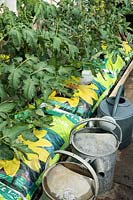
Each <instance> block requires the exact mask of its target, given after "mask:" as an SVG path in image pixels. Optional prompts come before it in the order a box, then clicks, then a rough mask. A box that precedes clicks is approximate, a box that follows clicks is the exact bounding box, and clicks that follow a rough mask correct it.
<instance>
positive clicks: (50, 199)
mask: <svg viewBox="0 0 133 200" xmlns="http://www.w3.org/2000/svg"><path fill="white" fill-rule="evenodd" d="M54 153H55V154H64V155H67V156H70V157H72V158H73V159H75V160H77V161H78V162H80V165H81V166H80V165H79V164H77V163H74V165H75V167H77V168H80V167H82V166H84V167H85V168H86V169H87V170H88V171H89V173H90V174H91V175H92V178H93V180H94V188H93V190H94V194H93V196H92V197H91V198H89V199H88V200H95V199H96V197H97V195H98V191H99V181H98V177H97V175H96V173H95V171H94V169H93V168H92V167H91V165H90V164H89V163H88V162H87V161H86V160H84V159H82V158H81V157H80V156H78V155H76V154H74V153H71V152H68V151H64V150H58V151H55V152H54ZM49 161H50V155H49V157H48V159H47V161H46V170H45V173H44V175H43V179H42V186H43V195H42V199H43V200H54V199H55V198H53V197H52V195H51V194H50V192H48V190H47V185H44V179H45V178H46V177H47V175H48V173H50V170H51V169H52V168H54V167H55V166H56V165H58V164H59V163H63V162H59V163H56V164H53V165H52V166H50V167H49ZM65 163H68V164H69V162H67V161H66V162H65ZM70 163H71V162H70ZM82 169H83V168H82Z"/></svg>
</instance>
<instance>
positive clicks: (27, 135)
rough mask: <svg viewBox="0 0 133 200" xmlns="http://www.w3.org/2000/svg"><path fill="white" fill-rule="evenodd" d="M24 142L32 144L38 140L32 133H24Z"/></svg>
mask: <svg viewBox="0 0 133 200" xmlns="http://www.w3.org/2000/svg"><path fill="white" fill-rule="evenodd" d="M22 136H23V138H24V140H30V141H32V142H36V141H37V140H38V138H37V137H36V136H35V135H34V134H33V133H32V131H29V130H28V131H24V132H23V133H22Z"/></svg>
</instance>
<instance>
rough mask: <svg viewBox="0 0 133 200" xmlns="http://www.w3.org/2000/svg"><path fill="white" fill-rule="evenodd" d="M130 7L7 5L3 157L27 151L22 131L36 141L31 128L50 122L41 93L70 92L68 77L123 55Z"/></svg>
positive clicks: (1, 30) (124, 1)
mask: <svg viewBox="0 0 133 200" xmlns="http://www.w3.org/2000/svg"><path fill="white" fill-rule="evenodd" d="M131 7H132V5H131V1H130V0H110V1H108V0H102V1H101V0H90V1H88V0H82V1H81V0H76V1H73V0H61V1H60V3H59V4H58V6H57V7H56V6H54V5H49V4H48V3H45V2H44V1H42V0H38V1H36V0H29V1H28V3H27V0H18V16H16V15H15V14H14V13H13V12H11V11H9V10H8V9H7V8H5V7H2V9H3V13H0V53H2V54H5V55H9V57H8V58H6V59H5V58H4V59H1V60H0V149H3V152H2V150H0V159H7V160H10V159H13V157H14V155H15V156H16V157H17V158H18V159H22V158H23V156H24V157H26V153H28V152H31V150H30V149H29V148H28V147H27V146H26V145H24V144H23V143H22V142H19V141H18V136H19V135H20V134H21V135H23V138H24V139H26V140H31V141H36V140H37V138H36V137H35V136H34V135H33V134H32V129H33V128H34V127H42V126H44V125H47V124H49V123H50V122H51V118H50V117H49V116H45V115H44V113H43V112H42V110H40V109H39V108H38V105H36V103H35V102H37V101H38V99H39V100H40V102H44V101H47V99H48V96H49V95H50V93H51V91H52V90H57V91H58V93H59V94H61V95H64V96H70V95H71V94H70V93H69V91H68V89H67V87H66V86H65V84H66V80H67V79H68V77H69V79H70V77H71V76H72V75H75V76H80V72H81V70H82V67H83V66H85V67H86V68H88V69H91V70H92V72H93V74H96V73H97V71H98V70H100V65H101V59H100V56H101V55H106V54H108V52H114V54H113V56H112V59H113V61H115V59H116V56H117V55H118V54H122V56H124V55H123V52H122V51H121V47H122V40H121V37H120V36H123V35H126V36H127V40H128V42H129V44H131V41H132V39H133V38H132V35H131V34H129V33H128V30H129V29H130V32H132V29H131V28H130V27H129V23H127V22H126V18H125V15H126V14H128V13H131ZM0 10H1V9H0ZM103 44H104V45H106V46H107V49H106V50H103V48H102V45H103ZM29 104H35V105H34V108H33V109H29V107H28V105H29ZM23 110H26V111H23Z"/></svg>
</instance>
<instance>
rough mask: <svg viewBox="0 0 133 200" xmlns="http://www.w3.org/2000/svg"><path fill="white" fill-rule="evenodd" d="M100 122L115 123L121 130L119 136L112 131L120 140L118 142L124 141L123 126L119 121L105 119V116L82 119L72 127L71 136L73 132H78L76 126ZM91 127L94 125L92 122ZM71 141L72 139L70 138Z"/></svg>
mask: <svg viewBox="0 0 133 200" xmlns="http://www.w3.org/2000/svg"><path fill="white" fill-rule="evenodd" d="M97 121H98V122H100V121H103V122H108V123H111V124H113V125H114V126H115V127H117V128H118V130H119V136H118V135H117V134H115V133H114V132H111V133H112V134H113V135H115V137H116V138H117V140H118V143H119V144H121V142H122V130H121V127H120V126H119V125H118V124H117V123H114V122H112V121H110V120H107V119H103V118H90V119H86V120H83V121H81V122H80V123H79V124H76V125H75V126H74V127H73V128H72V129H71V132H70V137H71V135H72V134H75V133H76V128H78V127H79V126H81V125H82V124H85V125H86V124H89V122H97ZM91 127H92V123H91ZM70 142H71V140H70Z"/></svg>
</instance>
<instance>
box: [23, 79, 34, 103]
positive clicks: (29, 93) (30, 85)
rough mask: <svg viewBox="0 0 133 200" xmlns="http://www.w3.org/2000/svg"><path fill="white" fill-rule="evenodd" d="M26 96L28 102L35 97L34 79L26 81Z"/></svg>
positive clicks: (24, 88)
mask: <svg viewBox="0 0 133 200" xmlns="http://www.w3.org/2000/svg"><path fill="white" fill-rule="evenodd" d="M23 90H24V96H25V98H27V99H28V100H31V99H32V98H33V97H34V96H35V84H34V82H33V80H32V79H27V80H25V81H24V87H23Z"/></svg>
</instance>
